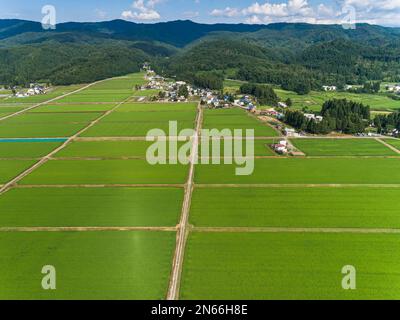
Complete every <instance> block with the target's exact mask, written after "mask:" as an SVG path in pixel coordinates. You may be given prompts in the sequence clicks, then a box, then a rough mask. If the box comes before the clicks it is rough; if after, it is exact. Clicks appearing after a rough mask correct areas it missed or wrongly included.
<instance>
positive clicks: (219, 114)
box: [203, 109, 278, 137]
mask: <svg viewBox="0 0 400 320" xmlns="http://www.w3.org/2000/svg"><path fill="white" fill-rule="evenodd" d="M232 110H234V111H229V110H227V114H225V113H224V111H225V110H222V111H214V110H207V111H208V112H206V113H205V119H204V123H203V129H218V130H224V129H229V130H231V131H232V132H233V131H234V130H242V132H243V133H242V134H243V136H245V135H246V130H249V129H250V130H254V137H275V136H277V135H278V134H277V132H276V131H275V130H274V129H273V128H272V127H270V126H269V125H267V124H265V123H262V122H261V121H259V120H258V119H256V118H255V117H253V116H251V115H249V114H247V113H246V112H245V111H244V110H239V109H232Z"/></svg>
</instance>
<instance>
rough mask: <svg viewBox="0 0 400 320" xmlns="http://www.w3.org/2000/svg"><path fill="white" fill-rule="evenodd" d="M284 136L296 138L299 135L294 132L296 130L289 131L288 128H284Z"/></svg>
mask: <svg viewBox="0 0 400 320" xmlns="http://www.w3.org/2000/svg"><path fill="white" fill-rule="evenodd" d="M284 134H285V136H287V137H298V136H299V134H298V133H297V132H296V130H294V129H290V128H285V129H284Z"/></svg>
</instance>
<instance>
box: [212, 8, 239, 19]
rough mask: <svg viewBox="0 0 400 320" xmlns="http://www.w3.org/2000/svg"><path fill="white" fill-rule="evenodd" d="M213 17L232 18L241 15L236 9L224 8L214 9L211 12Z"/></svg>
mask: <svg viewBox="0 0 400 320" xmlns="http://www.w3.org/2000/svg"><path fill="white" fill-rule="evenodd" d="M211 15H212V16H213V17H226V18H233V17H238V16H240V15H241V12H240V10H238V9H237V8H231V7H226V8H225V9H214V10H213V11H211Z"/></svg>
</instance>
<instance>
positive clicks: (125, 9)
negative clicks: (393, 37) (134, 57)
mask: <svg viewBox="0 0 400 320" xmlns="http://www.w3.org/2000/svg"><path fill="white" fill-rule="evenodd" d="M44 5H53V6H54V7H55V8H56V13H57V22H58V23H60V22H66V21H102V20H112V19H117V18H123V19H125V20H130V21H135V22H143V23H154V22H159V21H170V20H177V19H191V20H193V21H197V22H205V23H215V22H225V23H239V22H244V23H265V24H267V23H272V22H279V21H285V22H308V23H341V22H342V21H343V19H345V20H348V19H351V20H355V22H368V23H371V24H380V25H387V26H400V0H269V1H265V0H258V1H255V0H218V1H215V0H116V1H115V0H114V1H112V0H79V1H78V0H69V1H66V0H62V1H61V0H46V1H41V0H30V1H27V0H23V1H22V0H13V1H10V0H0V18H3V19H4V18H19V19H28V20H35V21H41V19H42V16H43V15H42V13H41V9H42V7H43V6H44ZM353 22H354V21H353Z"/></svg>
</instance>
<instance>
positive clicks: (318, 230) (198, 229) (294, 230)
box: [191, 227, 400, 234]
mask: <svg viewBox="0 0 400 320" xmlns="http://www.w3.org/2000/svg"><path fill="white" fill-rule="evenodd" d="M191 231H193V232H227V233H241V232H252V233H361V234H364V233H374V234H375V233H385V234H400V229H387V228H382V229H380V228H289V227H287V228H286V227H281V228H280V227H221V228H208V227H191Z"/></svg>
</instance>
